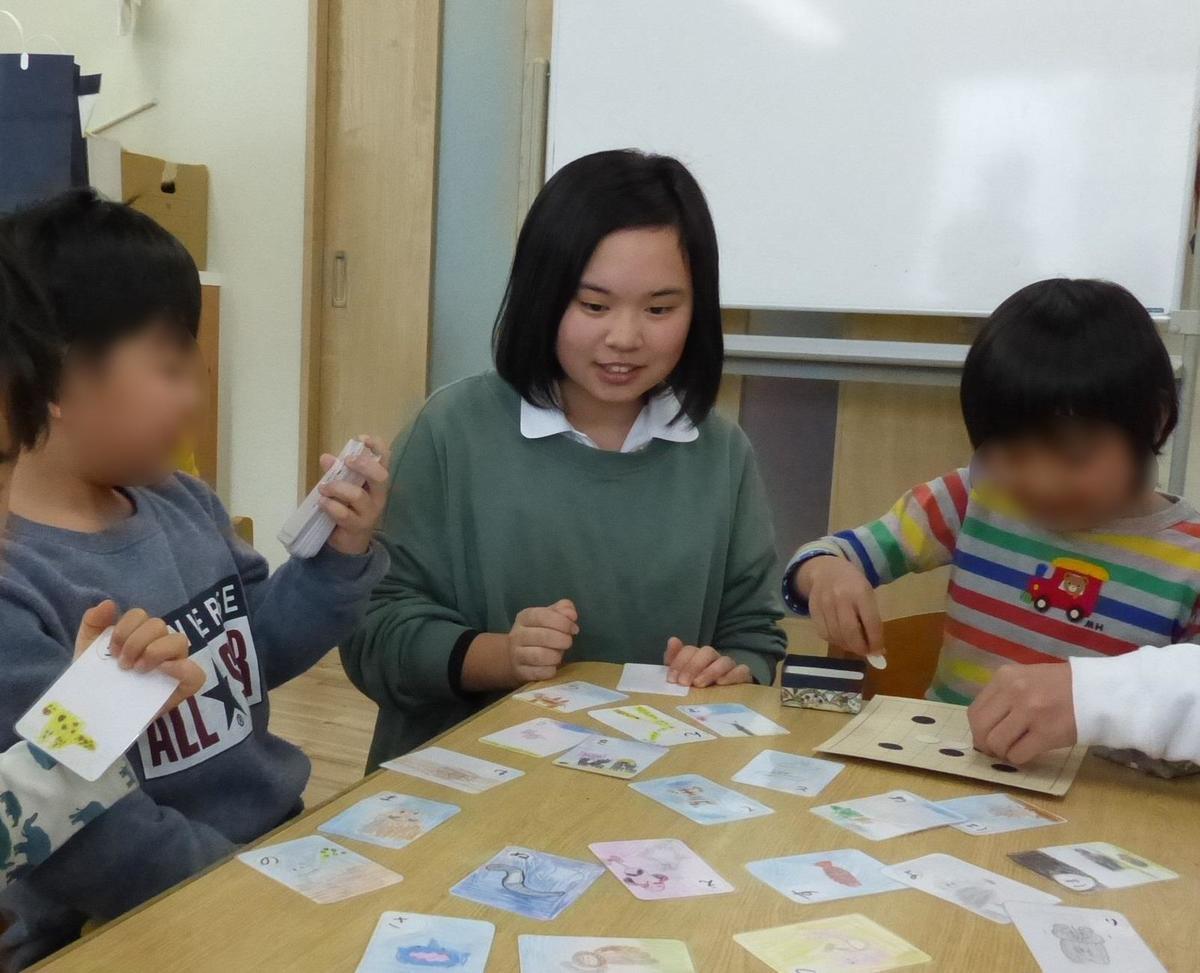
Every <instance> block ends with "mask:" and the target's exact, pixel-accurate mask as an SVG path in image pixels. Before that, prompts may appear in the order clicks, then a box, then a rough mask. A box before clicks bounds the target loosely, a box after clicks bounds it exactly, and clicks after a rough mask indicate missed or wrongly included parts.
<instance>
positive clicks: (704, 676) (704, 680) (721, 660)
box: [692, 655, 737, 689]
mask: <svg viewBox="0 0 1200 973" xmlns="http://www.w3.org/2000/svg"><path fill="white" fill-rule="evenodd" d="M736 665H737V663H736V662H734V661H733V660H732V659H731V658H729V656H727V655H721V656H717V659H716V661H715V662H712V663H710V664H709V665H707V666H705V667H704V669H703V670H702V671H701V672H700V673H699V675H697V676H696V678H695V679H693V680H692V685H693V686H695V687H696V688H697V689H704V688H705V687H706V686H711V685H712V684H713V683H715V682H719V681H720V680H721V678H722V677H723V676H726V675H728V674H729V673H730V672H732V671H733V670H734V667H735V666H736Z"/></svg>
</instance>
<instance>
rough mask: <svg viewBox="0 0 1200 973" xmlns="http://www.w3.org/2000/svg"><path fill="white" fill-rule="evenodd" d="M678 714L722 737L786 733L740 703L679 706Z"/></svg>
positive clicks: (770, 735) (772, 722)
mask: <svg viewBox="0 0 1200 973" xmlns="http://www.w3.org/2000/svg"><path fill="white" fill-rule="evenodd" d="M679 712H681V713H682V714H683V715H684V716H686V717H688V718H689V719H693V720H695V721H696V722H697V723H699V724H700V725H701V726H705V727H708V729H710V730H712V731H713V732H715V733H719V734H720V735H721V736H723V737H773V736H785V735H786V734H787V732H788V731H787V730H785V729H784V728H783V727H782V726H780V725H779V724H778V723H776V722H774V721H773V720H769V719H767V718H766V717H765V716H763V715H762V714H761V713H756V712H754V710H752V709H751V708H750V707H749V706H743V705H742V704H741V703H706V704H704V705H698V706H680V707H679Z"/></svg>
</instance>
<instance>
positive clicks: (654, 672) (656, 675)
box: [617, 662, 688, 696]
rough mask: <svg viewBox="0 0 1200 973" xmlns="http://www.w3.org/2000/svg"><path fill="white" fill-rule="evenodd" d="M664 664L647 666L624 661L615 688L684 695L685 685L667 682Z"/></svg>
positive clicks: (627, 691)
mask: <svg viewBox="0 0 1200 973" xmlns="http://www.w3.org/2000/svg"><path fill="white" fill-rule="evenodd" d="M668 671H669V670H668V669H667V667H666V666H648V665H644V664H642V663H640V662H626V663H625V668H623V669H622V670H621V679H620V681H619V682H618V683H617V689H619V690H621V692H624V693H655V694H657V695H659V696H686V695H687V694H688V687H687V686H680V685H679V684H678V683H674V682H667V672H668Z"/></svg>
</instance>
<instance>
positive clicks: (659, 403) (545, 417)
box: [521, 389, 700, 453]
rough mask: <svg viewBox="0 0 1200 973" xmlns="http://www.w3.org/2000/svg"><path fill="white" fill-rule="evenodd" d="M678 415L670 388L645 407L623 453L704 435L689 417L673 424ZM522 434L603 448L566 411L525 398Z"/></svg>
mask: <svg viewBox="0 0 1200 973" xmlns="http://www.w3.org/2000/svg"><path fill="white" fill-rule="evenodd" d="M678 414H679V399H677V398H676V397H675V393H674V392H672V391H671V390H670V389H667V390H665V391H663V392H660V393H658V394H657V395H654V396H652V397H651V398H650V400H649V401H648V402H647V403H646V404H645V405H644V406H642V411H641V412H640V413H638V417H637V419H635V420H634V423H633V425H632V426H631V427H630V429H629V434H628V435H627V436H626V437H625V442H624V443H622V444H621V452H622V453H637V452H640V451H641V450H643V449H645V448H646V447H647V446H649V445H650V443H651V442H653V441H654V440H655V439H665V440H666V441H667V442H672V443H690V442H692V441H694V440H695V439H696V437H697V436H699V435H700V433H699V431H697V429H696V427H695V426H694V425H693V424H692V421H691V420H690V419H689V418H688V417H687V416H680V418H679V421H678V422H675V423H672V422H671V420H672V419H674V418H675V416H676V415H678ZM521 435H522V436H524V437H525V438H526V439H545V438H546V437H548V436H558V435H563V436H566V437H567V438H568V439H573V440H575V442H577V443H582V444H583V445H585V446H590V447H591V448H592V449H599V448H600V447H599V446H597V445H596V443H595V442H594V441H593V440H592V438H591V437H590V436H588V435H587V434H586V433H582V432H580V431H579V430H578V429H576V428H575V427H574V426H572V425H571V423H570V421H569V420H568V419H567V417H566V415H565V414H564V413H563V411H562V409H543V408H541V407H540V406H536V405H533V404H532V403H530V402H527V401H526V400H525V399H522V400H521Z"/></svg>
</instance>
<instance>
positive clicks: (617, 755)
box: [554, 736, 671, 780]
mask: <svg viewBox="0 0 1200 973" xmlns="http://www.w3.org/2000/svg"><path fill="white" fill-rule="evenodd" d="M670 752H671V751H670V748H669V747H659V746H655V745H654V744H653V743H639V742H638V741H637V740H624V739H618V738H617V737H603V736H592V737H588V738H587V739H586V740H584V741H583V743H581V744H579V746H577V747H575V748H574V749H573V750H568V751H567V752H566V753H564V754H563V755H562V756H561V757H559V758H558V759H557V760H556V761H554V765H555V766H556V767H570V768H571V769H572V770H584V771H587V772H588V773H589V774H603V775H604V776H605V777H619V778H621V779H622V780H629V779H630V778H632V777H636V776H637V775H638V774H640V773H641V772H642V771H643V770H645V769H646V768H647V767H649V766H650V765H651V764H652V763H654V761H656V760H658V759H659V758H660V757H664V756H666V755H667V754H668V753H670Z"/></svg>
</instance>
